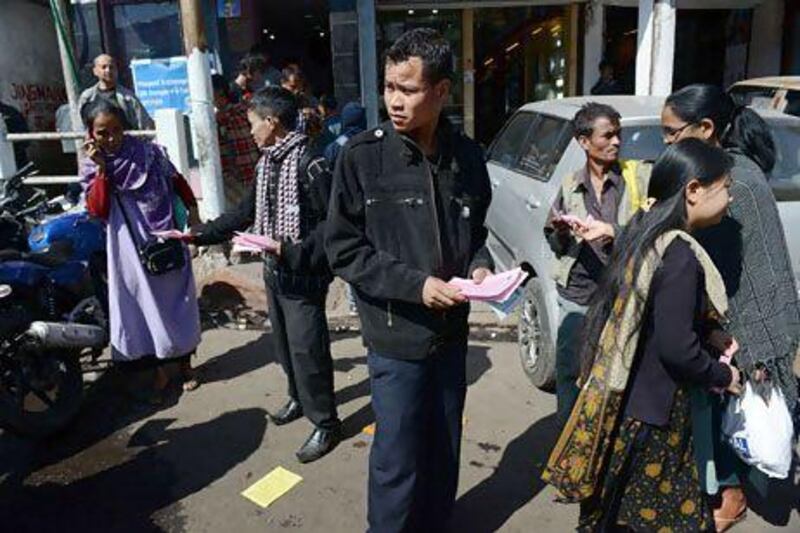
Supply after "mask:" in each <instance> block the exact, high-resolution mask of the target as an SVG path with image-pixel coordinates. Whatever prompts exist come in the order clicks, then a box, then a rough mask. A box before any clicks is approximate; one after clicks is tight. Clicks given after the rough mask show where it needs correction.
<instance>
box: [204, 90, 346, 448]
mask: <svg viewBox="0 0 800 533" xmlns="http://www.w3.org/2000/svg"><path fill="white" fill-rule="evenodd" d="M247 107H248V111H247V119H248V120H249V121H250V125H251V133H252V135H253V139H254V140H255V142H256V144H257V145H258V147H259V148H260V149H261V150H262V151H263V155H262V157H261V159H260V160H259V162H258V166H257V167H256V179H255V182H254V184H253V187H252V188H251V189H250V190H249V191H248V193H247V194H246V195H245V197H244V198H243V199H242V202H241V203H240V204H239V206H238V208H237V209H236V210H235V211H233V212H230V213H227V214H225V215H223V216H221V217H219V218H218V219H216V220H214V221H212V222H209V223H207V224H205V225H203V226H200V227H198V228H193V229H192V241H193V242H195V243H196V244H200V245H207V244H214V243H218V242H222V241H225V240H228V239H230V238H231V236H232V233H233V232H234V231H245V230H246V229H247V228H249V227H251V226H253V227H254V231H255V232H256V233H259V234H261V235H265V236H267V237H270V238H272V239H274V240H275V241H277V242H278V247H277V250H275V251H274V252H266V253H265V254H264V277H265V279H266V285H267V300H268V302H269V315H270V320H271V321H272V330H273V333H272V337H273V340H274V342H275V350H276V352H277V355H278V359H279V360H280V362H281V364H282V366H283V369H284V371H285V372H286V377H287V378H288V381H289V401H288V403H287V404H286V405H285V406H284V407H283V408H282V409H281V410H280V411H278V413H276V414H273V415H270V418H271V420H272V422H273V423H274V424H276V425H283V424H288V423H289V422H292V421H294V420H297V419H298V418H301V417H302V416H303V415H305V416H306V417H307V418H308V419H309V420H310V421H311V423H312V424H314V431H313V432H312V433H311V436H309V438H308V440H307V441H306V442H305V444H303V446H302V447H301V448H300V450H298V452H297V458H298V460H299V461H300V462H303V463H307V462H310V461H314V460H316V459H319V458H320V457H322V456H323V455H325V454H327V453H328V452H330V451H331V450H333V448H335V447H336V445H337V444H338V442H339V439H340V436H339V429H340V422H339V418H338V416H337V414H336V402H335V400H334V393H333V361H332V359H331V352H330V338H329V336H328V324H327V320H326V317H325V297H326V295H327V292H328V286H329V285H330V282H331V280H332V275H331V272H330V269H329V268H328V262H327V259H326V257H325V252H324V249H323V228H324V225H325V224H324V223H325V213H326V212H327V209H328V198H329V196H330V184H331V176H330V172H329V171H328V166H327V164H326V163H325V160H324V158H323V157H322V156H321V154H313V153H311V152H310V148H309V140H308V137H306V136H305V135H303V134H301V133H297V132H296V131H295V126H296V122H297V104H296V101H295V97H294V96H293V95H292V94H291V93H290V92H289V91H287V90H286V89H282V88H280V87H268V88H266V89H262V90H261V91H259V92H257V93H256V94H255V95H254V96H253V97H252V98H251V99H250V100H249V101H248V102H247Z"/></svg>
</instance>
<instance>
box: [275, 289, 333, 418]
mask: <svg viewBox="0 0 800 533" xmlns="http://www.w3.org/2000/svg"><path fill="white" fill-rule="evenodd" d="M325 296H326V292H325V291H321V292H320V293H319V294H316V295H313V296H298V295H287V294H281V293H280V292H279V291H275V290H274V289H273V288H272V287H270V286H269V285H267V301H268V303H269V318H270V322H272V338H273V340H274V345H275V353H276V354H277V356H278V360H279V361H280V363H281V366H283V371H284V372H285V373H286V379H287V381H288V382H289V397H291V398H292V399H294V400H296V401H298V402H300V405H302V406H303V414H304V415H305V416H306V418H308V419H309V420H310V421H311V422H312V423H313V424H314V425H315V426H316V427H318V428H322V429H333V428H334V427H336V426H337V425H338V424H339V419H338V417H337V415H336V401H335V399H334V395H333V360H332V359H331V341H330V336H329V334H328V321H327V319H326V317H325Z"/></svg>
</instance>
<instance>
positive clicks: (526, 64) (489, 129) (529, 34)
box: [475, 6, 568, 143]
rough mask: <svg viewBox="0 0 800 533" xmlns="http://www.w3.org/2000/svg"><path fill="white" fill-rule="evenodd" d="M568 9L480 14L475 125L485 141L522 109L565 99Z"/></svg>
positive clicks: (479, 11)
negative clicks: (543, 102) (537, 102)
mask: <svg viewBox="0 0 800 533" xmlns="http://www.w3.org/2000/svg"><path fill="white" fill-rule="evenodd" d="M566 9H567V8H565V7H563V6H561V7H521V8H504V9H477V10H476V11H475V67H476V75H475V84H476V87H475V114H476V121H475V125H476V138H477V139H478V140H480V141H481V142H485V143H488V142H489V141H491V138H492V137H493V136H494V135H495V133H497V131H499V129H500V128H501V127H502V125H503V123H504V122H505V121H506V120H507V118H508V117H509V116H510V115H511V114H512V113H513V112H514V111H515V110H516V109H517V108H519V107H520V106H522V105H524V104H526V103H528V102H535V101H538V100H547V99H551V98H563V97H564V96H565V95H566V93H567V87H568V80H567V72H568V65H567V61H568V53H567V52H568V51H567V48H568V38H567V35H568V32H567V30H568V28H567V20H568V17H567V11H566Z"/></svg>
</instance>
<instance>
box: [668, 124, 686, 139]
mask: <svg viewBox="0 0 800 533" xmlns="http://www.w3.org/2000/svg"><path fill="white" fill-rule="evenodd" d="M691 125H692V123H691V122H687V123H686V124H684V125H683V126H681V127H680V128H670V127H669V126H664V127H662V128H661V131H662V133H663V135H664V138H665V139H674V138H675V137H677V136H678V135H680V134H681V133H683V130H685V129H686V128H688V127H689V126H691Z"/></svg>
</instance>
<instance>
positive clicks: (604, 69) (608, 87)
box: [590, 59, 625, 96]
mask: <svg viewBox="0 0 800 533" xmlns="http://www.w3.org/2000/svg"><path fill="white" fill-rule="evenodd" d="M598 70H599V71H600V79H599V80H597V83H595V84H594V85H593V86H592V89H591V91H590V93H591V94H593V95H596V96H599V95H606V94H625V90H624V88H623V87H622V84H621V83H620V82H619V81H617V78H616V76H615V75H614V64H613V63H612V62H611V61H608V60H605V59H604V60H603V61H601V62H600V65H599V66H598Z"/></svg>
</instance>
